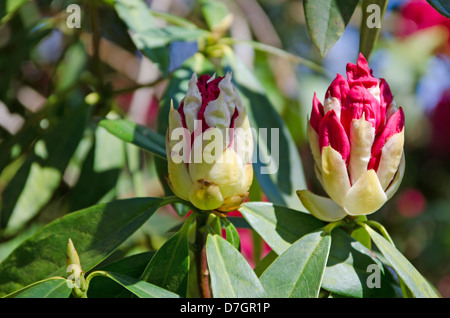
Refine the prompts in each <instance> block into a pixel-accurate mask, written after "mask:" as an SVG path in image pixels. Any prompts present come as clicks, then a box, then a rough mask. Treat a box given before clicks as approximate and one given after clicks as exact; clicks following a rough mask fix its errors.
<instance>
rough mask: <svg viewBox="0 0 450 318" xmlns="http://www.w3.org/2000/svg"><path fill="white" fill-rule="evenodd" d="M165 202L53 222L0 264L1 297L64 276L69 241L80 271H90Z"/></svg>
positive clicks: (115, 206) (129, 203) (124, 205)
mask: <svg viewBox="0 0 450 318" xmlns="http://www.w3.org/2000/svg"><path fill="white" fill-rule="evenodd" d="M164 203H165V199H163V198H136V199H125V200H118V201H113V202H110V203H105V204H99V205H96V206H93V207H90V208H87V209H83V210H80V211H77V212H72V213H70V214H68V215H66V216H64V217H62V218H59V219H56V220H55V221H53V222H51V223H50V224H48V225H46V226H45V227H43V228H42V229H41V230H39V231H38V232H37V233H36V234H34V235H33V236H31V237H30V238H28V239H27V240H25V241H24V242H23V243H22V244H21V245H20V246H19V247H17V248H16V249H15V250H14V251H13V252H12V253H11V254H10V255H9V256H8V257H7V258H6V259H5V260H4V261H3V262H2V263H1V264H0V272H1V273H2V275H1V276H0V296H1V295H4V294H8V293H11V292H13V291H15V290H17V289H20V288H22V287H24V286H27V285H29V284H31V283H33V282H36V281H39V280H42V279H45V278H47V277H52V276H67V273H66V264H65V254H66V248H67V241H68V239H69V238H71V239H72V241H73V243H74V245H75V246H76V249H77V251H78V254H79V256H80V260H81V264H82V268H83V270H84V271H86V272H87V271H89V270H90V269H92V268H93V267H94V266H96V265H97V264H99V263H100V262H101V261H102V260H104V259H105V258H106V257H107V256H108V255H110V254H111V253H112V252H113V251H114V250H115V249H116V248H117V247H118V246H119V245H120V244H121V243H122V242H124V241H125V240H126V239H127V238H128V237H129V236H130V235H131V234H133V233H134V232H135V231H136V230H137V229H138V228H139V227H141V226H142V224H144V223H145V222H146V221H147V220H148V218H149V217H150V216H151V215H152V214H153V213H154V212H155V211H156V210H157V209H158V208H159V207H160V206H161V205H162V204H164Z"/></svg>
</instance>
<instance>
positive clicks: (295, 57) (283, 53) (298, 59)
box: [218, 38, 328, 76]
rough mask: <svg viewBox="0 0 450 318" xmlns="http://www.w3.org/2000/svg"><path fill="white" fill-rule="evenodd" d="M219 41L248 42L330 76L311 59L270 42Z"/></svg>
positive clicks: (229, 41) (223, 42) (228, 42)
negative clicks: (272, 44)
mask: <svg viewBox="0 0 450 318" xmlns="http://www.w3.org/2000/svg"><path fill="white" fill-rule="evenodd" d="M218 43H222V44H228V45H232V44H238V43H242V44H248V45H250V46H252V47H253V48H254V49H255V50H259V51H263V52H266V53H269V54H272V55H276V56H279V57H282V58H285V59H287V60H288V61H291V62H293V63H296V64H300V65H304V66H306V67H308V68H309V69H311V70H313V71H316V72H317V73H319V74H322V75H325V76H328V74H327V72H326V70H325V68H323V67H322V66H321V65H319V64H316V63H314V62H312V61H310V60H307V59H305V58H303V57H300V56H298V55H295V54H292V53H289V52H287V51H285V50H282V49H280V48H277V47H274V46H271V45H268V44H264V43H260V42H256V41H248V40H240V39H234V38H222V39H220V40H219V41H218Z"/></svg>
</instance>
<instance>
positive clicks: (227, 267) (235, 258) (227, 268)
mask: <svg viewBox="0 0 450 318" xmlns="http://www.w3.org/2000/svg"><path fill="white" fill-rule="evenodd" d="M206 257H207V260H208V268H209V271H210V275H211V289H212V292H213V295H214V297H215V298H257V297H262V296H263V295H264V289H263V287H262V285H261V282H260V281H259V279H258V277H257V276H256V274H255V273H254V272H253V270H252V268H251V267H250V265H249V264H248V263H247V261H246V260H245V258H244V256H242V254H241V253H239V251H238V250H236V249H235V248H234V246H233V245H231V244H230V243H228V242H227V241H226V240H225V239H223V238H222V237H220V236H218V235H208V237H207V240H206Z"/></svg>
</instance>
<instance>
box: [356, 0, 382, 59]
mask: <svg viewBox="0 0 450 318" xmlns="http://www.w3.org/2000/svg"><path fill="white" fill-rule="evenodd" d="M387 4H388V0H364V1H363V2H362V6H361V8H362V12H363V14H362V20H361V27H360V33H359V51H360V52H361V53H362V54H363V55H364V56H365V57H366V59H369V57H370V53H371V52H372V50H373V48H374V46H375V43H376V41H377V39H378V34H379V33H380V30H381V23H382V20H383V16H384V13H385V12H386V8H387ZM375 19H379V23H380V25H375V27H374V23H375V22H376V20H375Z"/></svg>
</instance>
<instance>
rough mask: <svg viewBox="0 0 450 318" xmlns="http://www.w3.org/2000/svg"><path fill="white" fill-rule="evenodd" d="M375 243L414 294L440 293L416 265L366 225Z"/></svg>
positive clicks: (417, 295) (432, 294) (430, 294)
mask: <svg viewBox="0 0 450 318" xmlns="http://www.w3.org/2000/svg"><path fill="white" fill-rule="evenodd" d="M365 228H366V230H367V232H369V234H370V237H371V238H372V240H373V242H374V243H375V245H376V246H377V247H378V249H379V250H380V251H381V253H382V254H383V256H384V257H385V258H386V260H387V261H388V262H389V263H390V264H391V265H392V267H393V268H394V270H395V271H396V272H397V274H398V276H400V278H401V279H402V280H403V282H404V283H405V285H406V286H408V288H409V290H410V291H411V292H412V294H413V295H414V296H415V297H417V298H436V297H439V295H438V294H437V293H436V291H435V290H434V288H433V287H432V286H431V285H430V284H429V283H428V281H427V280H426V279H425V278H424V277H423V276H422V275H421V274H420V273H419V272H418V271H417V269H415V268H414V266H413V265H412V264H411V263H410V262H409V261H408V260H407V259H406V257H405V256H403V255H402V254H401V253H400V252H399V251H398V250H397V249H396V248H395V246H393V245H392V244H391V243H389V242H388V241H387V240H386V239H385V238H384V237H382V236H381V235H380V234H378V233H377V232H375V231H374V230H372V229H371V228H370V227H369V226H365Z"/></svg>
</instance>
